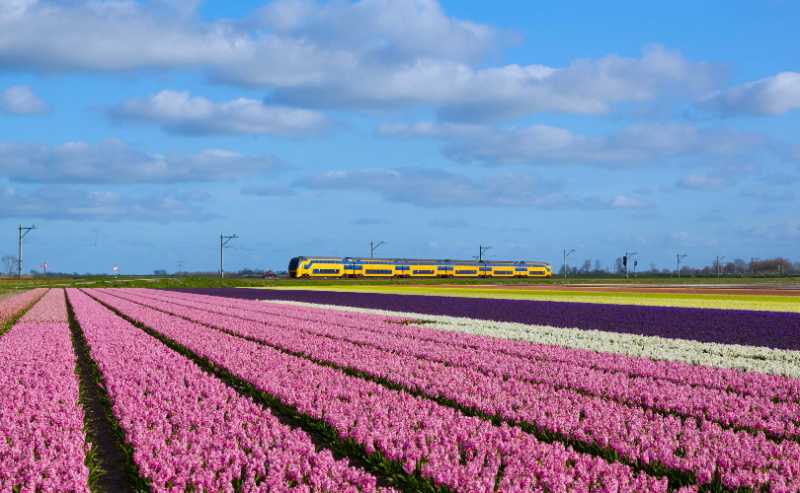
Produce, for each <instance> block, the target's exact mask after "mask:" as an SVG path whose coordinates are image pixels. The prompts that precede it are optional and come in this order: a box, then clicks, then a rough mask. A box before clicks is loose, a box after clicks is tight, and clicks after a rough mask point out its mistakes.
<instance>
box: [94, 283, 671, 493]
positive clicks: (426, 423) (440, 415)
mask: <svg viewBox="0 0 800 493" xmlns="http://www.w3.org/2000/svg"><path fill="white" fill-rule="evenodd" d="M91 294H92V295H93V296H96V297H97V298H98V299H101V300H102V301H103V302H105V303H107V304H109V305H110V306H113V307H115V309H117V310H119V311H121V312H122V313H125V314H126V315H127V316H129V317H131V318H133V319H135V320H137V321H139V322H141V323H143V324H145V325H147V326H149V327H151V328H152V329H153V330H156V331H157V332H159V333H161V334H163V335H164V336H166V337H168V338H170V339H172V340H174V341H176V342H178V343H179V344H181V345H183V346H184V347H186V348H188V349H189V350H191V351H193V352H194V353H196V354H198V355H200V356H202V357H205V358H207V359H209V360H210V361H212V362H213V363H214V364H215V365H218V366H220V367H223V368H226V369H227V370H228V371H230V372H231V373H233V374H234V375H236V376H238V377H239V378H241V379H243V380H245V381H247V382H250V383H252V384H253V385H255V386H256V387H257V388H258V389H260V390H262V391H264V392H266V393H268V394H270V395H273V396H275V397H276V398H278V399H279V400H281V401H282V402H283V403H285V404H287V405H289V406H292V407H294V408H296V409H297V410H298V411H299V412H300V413H302V414H305V415H308V416H311V417H314V418H316V419H321V420H324V421H325V422H326V423H327V424H328V425H329V426H331V427H332V428H333V429H335V430H336V431H337V432H338V434H339V435H340V437H341V438H343V439H352V440H354V441H355V442H357V443H358V444H360V445H361V446H362V447H364V449H365V450H366V451H367V452H369V453H371V452H373V451H379V452H380V453H381V454H383V455H384V456H385V457H386V458H388V459H390V460H393V461H396V462H398V463H400V464H402V465H403V468H404V469H405V471H406V472H407V473H412V472H414V471H415V470H417V471H419V472H420V473H421V474H422V475H423V477H425V478H428V479H430V480H431V481H433V482H434V483H435V484H438V485H441V486H447V487H449V488H452V489H453V490H454V491H470V492H491V491H494V489H495V481H496V480H498V475H500V477H499V490H500V491H523V490H524V491H530V490H533V491H542V490H544V491H576V492H588V491H619V492H622V491H631V492H633V491H652V492H657V491H666V489H667V481H666V480H665V479H659V478H654V477H650V476H648V475H646V474H644V473H639V474H636V473H635V472H634V471H632V470H631V469H630V468H629V467H628V466H625V465H623V464H621V463H609V462H606V461H604V460H602V459H599V458H596V457H592V456H590V455H587V454H582V453H577V452H575V451H574V450H572V449H571V448H568V447H565V446H563V445H562V444H559V443H549V444H548V443H542V442H540V441H538V440H537V439H535V438H534V437H533V436H532V435H530V434H527V433H525V432H523V431H521V430H520V429H519V428H515V427H511V426H507V425H501V426H494V425H492V424H491V423H489V422H487V421H485V420H482V419H479V418H475V417H467V416H464V415H463V414H461V413H460V412H458V411H456V410H454V409H452V408H449V407H445V406H442V405H439V404H437V403H435V402H433V401H431V400H428V399H424V398H418V397H413V396H411V395H409V394H407V393H405V392H399V391H395V390H390V389H388V388H386V387H383V386H381V385H378V384H376V383H372V382H369V381H366V380H363V379H359V378H355V377H351V376H348V375H346V374H344V373H342V372H340V371H338V370H335V369H332V368H327V367H323V366H320V365H317V364H314V363H313V362H310V361H308V360H306V359H303V358H298V357H294V356H290V355H287V354H285V353H283V352H280V351H276V350H274V349H272V348H269V347H266V346H263V345H260V344H256V343H253V342H250V341H247V340H244V339H242V338H239V337H234V336H231V335H228V334H225V333H222V332H219V331H216V330H213V329H209V328H206V327H203V326H202V325H199V324H197V323H193V322H190V321H187V320H184V319H181V318H178V317H175V316H171V315H168V314H165V313H162V312H159V311H156V310H153V309H151V308H147V307H144V306H142V305H139V304H135V303H132V302H129V301H125V300H122V299H120V298H118V297H115V296H112V295H109V294H106V293H103V292H98V291H94V290H93V291H91ZM501 471H502V474H500V472H501Z"/></svg>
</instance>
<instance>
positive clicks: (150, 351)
mask: <svg viewBox="0 0 800 493" xmlns="http://www.w3.org/2000/svg"><path fill="white" fill-rule="evenodd" d="M68 293H69V298H70V302H71V303H72V305H73V309H74V310H75V316H76V318H77V320H78V322H79V324H80V325H81V328H82V330H83V331H84V334H85V337H86V339H87V342H88V345H89V347H90V351H91V356H92V358H93V359H94V361H95V362H96V363H97V365H98V368H99V369H100V372H101V373H102V376H103V379H104V381H105V384H106V387H107V390H108V393H109V396H110V398H111V401H112V407H113V412H114V415H115V417H116V418H117V419H118V421H119V423H120V426H121V427H122V429H123V430H124V431H125V434H126V439H127V440H128V441H129V443H130V445H131V446H132V448H133V458H134V461H135V463H136V465H137V466H138V468H139V471H140V474H141V475H142V476H143V477H144V478H146V479H147V480H149V481H150V482H151V484H152V489H153V491H156V492H161V491H175V492H179V491H180V492H182V491H186V490H187V489H193V491H214V492H217V491H219V492H223V491H225V492H232V491H234V489H233V482H234V481H235V480H241V481H242V487H241V491H248V492H249V491H288V490H290V489H293V488H290V486H291V485H295V486H296V487H295V488H294V489H296V490H297V491H320V492H321V491H331V492H334V491H335V492H338V491H345V492H359V491H376V489H377V487H376V480H375V478H374V477H373V476H371V475H370V474H368V473H366V472H365V471H363V470H360V469H356V468H354V467H351V466H349V465H348V464H347V463H346V462H345V461H340V460H335V459H334V458H333V456H332V455H331V453H330V452H329V451H322V452H317V451H316V449H315V446H314V444H313V443H312V441H311V439H310V437H309V436H308V435H307V434H305V433H304V432H302V431H300V430H292V429H291V428H289V427H287V426H285V425H283V424H281V423H280V422H279V421H278V419H277V418H276V417H275V416H273V415H272V414H271V413H270V412H269V411H267V410H265V409H263V408H261V407H260V406H258V405H256V404H255V403H253V402H252V401H251V400H250V399H247V398H245V397H242V396H240V395H239V394H237V393H236V392H235V391H234V390H233V389H231V388H230V387H228V386H226V385H225V384H224V383H222V382H221V381H220V380H218V379H216V378H214V377H212V376H210V375H208V374H206V373H204V372H203V371H202V370H201V369H200V368H199V367H198V366H196V365H195V364H194V363H192V362H191V361H190V360H188V359H187V358H185V357H183V356H181V355H179V354H178V353H176V352H174V351H172V350H171V349H169V348H167V347H166V346H165V345H163V344H162V343H161V342H160V341H158V340H156V339H154V338H152V337H150V336H149V335H147V334H145V333H144V332H143V331H141V330H140V329H137V328H135V327H134V326H132V325H131V324H129V323H128V322H126V321H124V320H123V319H121V318H119V317H117V316H116V315H114V314H113V313H112V312H110V311H109V310H107V309H106V308H104V307H102V306H101V305H99V304H98V303H97V302H96V301H94V300H92V299H90V298H89V297H88V296H86V295H85V294H83V293H81V292H79V291H77V290H69V291H68Z"/></svg>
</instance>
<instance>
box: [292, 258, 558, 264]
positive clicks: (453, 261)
mask: <svg viewBox="0 0 800 493" xmlns="http://www.w3.org/2000/svg"><path fill="white" fill-rule="evenodd" d="M298 258H300V259H309V260H333V261H349V262H367V263H404V264H413V263H426V264H455V265H459V264H462V265H475V264H494V265H537V266H545V265H550V264H549V263H548V262H542V261H539V260H482V261H480V262H478V261H477V260H458V259H431V258H399V257H395V258H389V257H382V258H371V257H333V256H331V257H320V256H300V257H298Z"/></svg>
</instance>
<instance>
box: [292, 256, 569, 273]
mask: <svg viewBox="0 0 800 493" xmlns="http://www.w3.org/2000/svg"><path fill="white" fill-rule="evenodd" d="M552 276H553V271H552V269H551V268H550V264H548V263H546V262H529V261H518V262H514V261H502V260H484V261H475V260H449V259H448V260H436V259H407V258H362V257H294V258H292V259H291V260H290V261H289V277H545V278H549V277H552Z"/></svg>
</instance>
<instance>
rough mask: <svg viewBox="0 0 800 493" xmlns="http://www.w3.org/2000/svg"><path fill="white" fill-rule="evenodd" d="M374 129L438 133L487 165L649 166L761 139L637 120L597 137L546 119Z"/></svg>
mask: <svg viewBox="0 0 800 493" xmlns="http://www.w3.org/2000/svg"><path fill="white" fill-rule="evenodd" d="M378 132H379V134H381V135H384V136H389V137H401V138H435V139H441V140H443V141H444V143H445V144H444V147H443V152H444V154H445V155H446V156H447V157H449V158H450V159H452V160H454V161H458V162H470V163H471V162H475V163H481V164H487V165H497V164H540V165H547V164H557V165H563V164H588V165H600V166H609V167H618V166H648V165H652V164H655V163H659V162H662V161H663V160H664V159H666V158H675V157H691V158H696V157H706V158H715V157H716V158H729V157H735V156H739V155H741V154H743V153H747V152H749V151H751V150H753V149H755V148H757V147H759V146H761V145H763V144H764V143H765V141H764V139H763V138H762V137H759V136H757V135H753V134H746V133H743V132H737V131H733V130H726V129H702V128H698V127H695V126H692V125H687V124H678V123H668V124H657V123H653V124H638V125H633V126H629V127H626V128H624V129H622V130H621V131H619V132H618V133H616V134H610V135H607V136H600V137H593V136H592V137H590V136H584V135H579V134H575V133H573V132H571V131H569V130H566V129H564V128H559V127H552V126H547V125H531V126H526V127H490V126H485V125H465V124H452V123H417V124H411V125H404V124H399V125H397V124H396V125H384V126H381V127H379V129H378Z"/></svg>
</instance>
